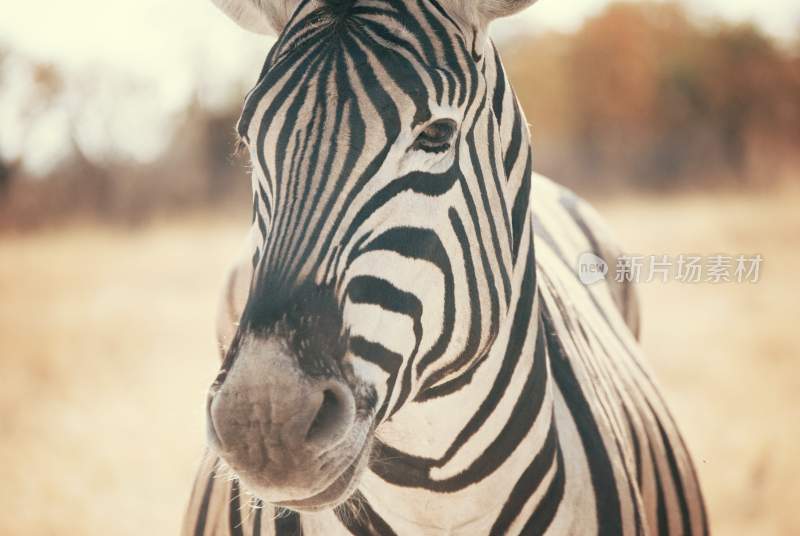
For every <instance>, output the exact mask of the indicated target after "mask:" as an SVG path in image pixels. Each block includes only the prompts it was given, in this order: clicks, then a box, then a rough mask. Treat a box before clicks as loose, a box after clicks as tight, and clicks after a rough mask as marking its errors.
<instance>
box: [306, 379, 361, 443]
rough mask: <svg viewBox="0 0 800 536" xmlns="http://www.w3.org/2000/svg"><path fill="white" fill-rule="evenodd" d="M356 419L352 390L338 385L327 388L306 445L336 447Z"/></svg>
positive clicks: (308, 432)
mask: <svg viewBox="0 0 800 536" xmlns="http://www.w3.org/2000/svg"><path fill="white" fill-rule="evenodd" d="M354 417H355V401H354V400H353V395H352V394H351V393H350V390H349V389H347V388H346V387H344V386H342V385H339V384H338V383H334V384H330V385H328V386H326V388H325V390H324V391H323V392H322V401H321V403H320V405H319V409H318V410H317V413H316V415H315V416H314V420H313V421H311V425H310V426H309V427H308V431H307V432H306V438H305V439H306V443H308V444H312V445H316V446H318V447H320V448H329V447H332V446H334V445H335V444H336V443H337V442H338V441H339V440H340V439H341V438H342V437H344V436H345V435H346V433H347V431H348V430H349V429H350V425H351V424H352V421H353V419H354Z"/></svg>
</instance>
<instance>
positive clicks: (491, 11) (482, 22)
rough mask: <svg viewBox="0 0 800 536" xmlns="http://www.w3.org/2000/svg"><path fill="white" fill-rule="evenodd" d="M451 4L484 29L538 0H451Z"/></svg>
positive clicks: (467, 18)
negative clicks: (496, 20)
mask: <svg viewBox="0 0 800 536" xmlns="http://www.w3.org/2000/svg"><path fill="white" fill-rule="evenodd" d="M449 3H450V4H451V5H452V7H454V8H455V9H456V10H458V11H459V12H460V13H461V15H462V16H463V17H464V18H465V19H466V20H468V21H470V22H472V23H473V24H475V25H476V26H478V27H484V26H487V25H488V24H489V23H490V22H492V21H493V20H494V19H499V18H502V17H508V16H510V15H513V14H515V13H518V12H520V11H522V10H523V9H525V8H527V7H530V6H532V5H533V4H535V3H536V0H478V1H476V0H449Z"/></svg>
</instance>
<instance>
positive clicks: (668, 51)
mask: <svg viewBox="0 0 800 536" xmlns="http://www.w3.org/2000/svg"><path fill="white" fill-rule="evenodd" d="M503 48H504V49H505V57H506V65H507V68H508V69H509V71H510V77H511V78H512V80H513V81H514V83H515V88H516V90H517V93H518V94H519V96H520V99H521V100H522V101H523V105H524V108H525V109H526V111H527V115H528V120H529V122H530V123H531V124H532V126H533V133H534V147H535V148H536V155H537V168H538V169H539V170H541V171H543V172H544V173H547V174H551V175H553V176H554V177H556V178H557V179H559V180H563V181H564V182H568V183H570V184H571V185H572V186H576V187H578V188H592V187H596V188H607V187H609V186H620V187H626V188H627V187H637V188H656V189H660V190H662V189H672V188H684V187H697V186H700V187H703V186H708V185H720V184H731V183H732V184H733V185H735V186H740V185H748V186H752V187H764V186H771V185H774V184H775V183H777V182H780V181H782V180H787V179H788V178H790V177H791V176H792V174H793V173H795V174H797V172H798V170H799V169H800V155H798V151H797V148H798V147H800V59H799V58H798V55H797V53H796V52H794V53H792V52H791V51H787V50H784V49H781V48H779V47H778V46H777V45H776V44H775V43H774V42H773V41H771V40H770V39H769V38H768V37H766V36H765V35H764V34H763V33H761V32H760V31H759V30H758V29H757V28H755V27H753V26H750V25H741V26H728V25H721V24H720V25H717V26H712V27H709V26H704V25H700V24H698V23H697V22H695V21H693V20H691V19H690V18H689V17H688V16H687V15H686V13H685V12H684V10H683V9H682V8H681V7H680V6H679V5H677V4H664V3H618V4H613V5H611V6H610V7H608V8H607V9H606V10H605V11H604V12H603V13H602V14H600V15H599V16H597V17H596V18H594V19H592V20H590V21H588V22H587V23H586V24H585V25H584V27H583V28H581V29H580V30H579V31H578V32H577V33H576V34H574V35H559V34H545V35H539V36H528V37H521V38H517V39H515V40H513V41H509V42H507V43H505V44H504V46H503Z"/></svg>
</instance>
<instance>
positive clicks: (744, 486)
mask: <svg viewBox="0 0 800 536" xmlns="http://www.w3.org/2000/svg"><path fill="white" fill-rule="evenodd" d="M798 204H800V194H797V193H782V194H779V195H778V194H773V195H765V196H761V197H757V198H746V197H745V196H744V195H734V194H727V195H697V196H687V197H678V198H675V197H665V198H650V199H643V198H631V199H617V200H614V201H605V202H602V203H600V209H601V212H603V213H604V214H605V215H606V216H607V217H608V218H609V219H610V220H611V222H612V224H613V225H614V227H615V228H616V229H617V230H618V234H619V235H620V236H621V237H622V238H623V239H624V243H625V245H626V247H627V249H628V251H630V252H632V253H641V254H661V253H664V254H678V253H687V254H688V253H697V254H707V255H711V254H715V253H731V254H738V253H747V254H750V253H761V254H762V255H763V256H764V258H765V264H764V266H763V270H762V281H761V282H760V283H758V284H756V285H737V284H729V285H721V286H714V285H710V284H700V285H681V284H678V283H669V284H666V285H663V284H657V283H652V284H649V285H643V286H642V289H641V293H642V300H643V309H644V326H645V329H644V344H645V347H646V348H647V350H648V352H649V356H650V358H651V361H652V363H653V364H654V367H655V368H656V370H657V372H658V374H659V376H660V380H661V383H662V385H663V386H664V388H665V391H666V395H667V398H668V400H669V402H670V404H671V406H672V408H673V410H674V412H675V414H676V417H677V420H678V421H679V423H680V424H681V426H682V428H683V430H684V432H685V435H686V437H687V441H688V443H689V445H690V447H692V449H693V451H694V455H695V458H696V461H697V464H698V468H699V471H700V474H701V477H702V480H703V484H704V487H705V491H706V495H707V500H708V504H709V508H710V512H711V515H712V522H713V527H714V529H715V532H716V533H717V534H725V535H727V534H742V535H745V534H747V535H749V534H758V535H768V534H786V535H789V534H800V509H798V508H797V507H796V506H795V503H796V502H797V501H798V499H800V460H798V456H799V455H800V451H799V450H798V445H799V444H800V374H799V372H800V356H798V343H799V342H800V334H798V331H799V330H798V327H797V326H796V323H797V321H798V319H799V318H800V314H798V312H799V309H800V308H799V307H798V298H800V279H799V278H798V276H797V271H798V269H800V217H798V212H797V206H798ZM243 236H244V235H243V228H242V227H241V226H240V225H236V224H234V223H231V222H230V221H223V220H220V219H214V220H210V221H209V220H202V219H192V220H190V221H181V222H166V223H160V224H152V225H150V226H148V227H146V228H143V229H140V230H136V231H124V230H120V229H98V228H95V227H88V226H72V227H69V228H67V229H63V230H55V231H47V232H44V233H40V234H33V235H24V236H14V235H0V381H2V388H0V438H2V440H1V441H0V534H2V535H6V534H9V535H17V534H59V535H63V534H76V535H95V534H114V535H127V534H165V535H170V534H176V533H177V531H178V526H179V522H180V518H181V515H182V510H183V506H184V504H185V502H186V500H187V497H188V492H189V488H190V486H191V482H192V477H193V471H194V467H195V464H196V462H197V460H198V459H199V457H200V454H201V449H202V444H203V434H204V425H203V401H204V395H205V389H206V387H207V385H208V384H209V382H210V381H211V379H212V377H213V375H214V372H215V370H216V365H217V357H216V349H215V343H214V338H213V322H214V317H215V308H216V298H217V294H218V291H219V289H220V287H221V283H222V278H223V275H224V271H225V269H226V267H227V263H228V262H229V260H230V259H232V258H233V256H234V254H235V253H236V252H237V250H238V246H239V244H240V242H241V240H242V239H243Z"/></svg>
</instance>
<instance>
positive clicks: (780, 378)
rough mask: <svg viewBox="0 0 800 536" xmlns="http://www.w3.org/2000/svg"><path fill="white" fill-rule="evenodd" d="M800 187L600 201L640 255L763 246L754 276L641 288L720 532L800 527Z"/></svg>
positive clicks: (654, 352)
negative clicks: (752, 279)
mask: <svg viewBox="0 0 800 536" xmlns="http://www.w3.org/2000/svg"><path fill="white" fill-rule="evenodd" d="M799 203H800V194H798V193H797V192H790V191H787V192H782V193H781V194H772V195H768V196H753V195H750V196H744V195H741V194H740V195H733V194H727V195H703V196H693V197H682V198H677V199H676V198H666V199H636V200H630V199H627V200H617V201H615V202H611V203H605V204H601V206H600V209H601V211H602V212H603V213H604V214H605V215H606V216H607V217H608V218H609V219H610V220H611V223H612V225H613V226H614V228H615V229H616V231H617V233H618V235H619V236H620V237H621V239H622V241H623V243H624V244H625V246H626V249H627V250H628V251H629V252H631V253H636V254H673V255H677V254H681V253H684V254H704V255H714V254H718V253H726V254H727V253H730V254H755V253H760V254H761V255H762V256H763V257H764V259H765V261H764V264H763V266H762V273H761V276H762V280H761V281H760V282H759V283H757V284H755V285H752V284H744V285H740V284H729V285H720V286H716V285H711V284H699V285H686V284H680V283H674V282H673V283H668V284H666V285H665V284H658V283H652V284H649V285H641V286H640V293H641V301H642V304H643V309H644V318H643V321H644V331H643V342H644V346H645V349H646V350H647V353H648V356H649V358H650V360H651V361H652V363H653V365H654V367H655V369H656V372H657V373H658V375H659V380H660V381H661V384H662V386H663V387H664V389H665V391H666V395H667V399H668V401H669V403H670V405H671V407H672V409H673V412H674V413H675V416H676V418H677V420H678V423H679V425H680V426H681V428H682V430H683V432H684V434H685V435H686V438H687V441H688V443H689V446H690V448H691V449H692V452H693V454H694V457H695V462H696V463H697V466H698V470H699V472H700V477H701V480H702V483H703V487H704V491H705V494H706V500H707V502H708V506H709V509H710V513H711V516H712V526H713V527H714V529H715V532H716V533H717V534H725V535H729V534H741V535H745V534H747V535H751V534H759V535H769V534H786V535H788V534H800V510H798V509H796V507H795V506H794V504H795V503H796V501H797V500H798V499H800V460H798V447H797V445H798V444H800V428H798V425H800V374H798V372H800V366H799V365H800V360H798V357H799V356H798V347H799V346H800V334H798V329H797V321H798V319H799V318H800V315H798V311H800V309H799V308H798V302H797V300H798V298H799V297H800V277H799V276H798V272H797V270H798V266H799V265H800V263H798V261H800V217H798V212H797V207H798V204H799Z"/></svg>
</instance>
